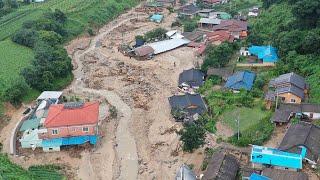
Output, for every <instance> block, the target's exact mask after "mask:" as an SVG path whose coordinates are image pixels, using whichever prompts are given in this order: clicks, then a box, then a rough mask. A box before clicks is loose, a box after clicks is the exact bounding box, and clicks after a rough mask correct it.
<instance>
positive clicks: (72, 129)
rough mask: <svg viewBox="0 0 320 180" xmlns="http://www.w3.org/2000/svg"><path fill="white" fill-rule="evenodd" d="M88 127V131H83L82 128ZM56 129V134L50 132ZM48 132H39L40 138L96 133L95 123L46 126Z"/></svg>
mask: <svg viewBox="0 0 320 180" xmlns="http://www.w3.org/2000/svg"><path fill="white" fill-rule="evenodd" d="M84 127H88V129H89V131H88V132H84V131H83V128H84ZM55 129H57V130H58V134H52V131H53V130H55ZM47 130H48V132H47V133H45V134H41V135H40V138H41V139H51V138H60V137H68V136H86V135H96V134H97V130H98V129H97V124H91V125H90V124H87V125H80V126H65V127H56V128H47Z"/></svg>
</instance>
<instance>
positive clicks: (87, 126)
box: [41, 102, 99, 139]
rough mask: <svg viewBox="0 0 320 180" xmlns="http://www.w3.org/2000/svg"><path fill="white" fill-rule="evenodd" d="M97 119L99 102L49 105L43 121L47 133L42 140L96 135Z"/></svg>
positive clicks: (42, 135)
mask: <svg viewBox="0 0 320 180" xmlns="http://www.w3.org/2000/svg"><path fill="white" fill-rule="evenodd" d="M98 119H99V102H87V103H67V104H56V105H51V106H50V108H49V112H48V116H47V118H46V119H45V121H44V124H43V126H44V128H46V129H47V133H44V134H41V137H42V138H44V139H47V138H58V137H69V136H83V135H96V134H97V126H98Z"/></svg>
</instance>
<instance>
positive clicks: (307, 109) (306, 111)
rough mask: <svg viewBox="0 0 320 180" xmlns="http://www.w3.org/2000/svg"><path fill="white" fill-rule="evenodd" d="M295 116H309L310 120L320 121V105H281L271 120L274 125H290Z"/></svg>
mask: <svg viewBox="0 0 320 180" xmlns="http://www.w3.org/2000/svg"><path fill="white" fill-rule="evenodd" d="M295 115H301V116H302V115H304V116H307V118H308V119H309V120H313V119H320V104H307V103H302V104H292V103H281V104H279V107H278V109H276V111H275V113H274V114H273V116H272V118H271V122H274V123H288V122H289V121H290V119H291V118H292V117H293V116H295Z"/></svg>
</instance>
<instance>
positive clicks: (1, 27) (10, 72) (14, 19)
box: [0, 0, 137, 99]
mask: <svg viewBox="0 0 320 180" xmlns="http://www.w3.org/2000/svg"><path fill="white" fill-rule="evenodd" d="M135 4H137V1H136V0H123V1H121V2H118V1H117V0H90V1H87V0H63V1H61V0H47V1H46V2H45V3H32V4H30V5H24V6H21V7H20V8H19V9H17V10H15V11H13V12H12V13H10V14H8V15H6V16H3V17H1V18H0V54H1V57H0V93H1V91H2V90H3V89H4V88H5V87H6V84H8V83H10V81H12V79H15V78H17V77H19V73H20V70H21V69H22V68H24V67H26V66H27V65H28V64H29V62H30V61H31V59H32V58H33V53H32V50H31V49H28V48H25V47H23V46H19V45H17V44H14V43H13V42H12V41H11V40H10V36H12V35H13V34H14V33H15V32H16V31H17V30H19V29H20V28H21V26H22V24H23V23H24V22H25V21H28V20H35V19H38V18H40V17H42V15H43V13H44V12H46V11H48V10H54V9H60V10H61V11H63V12H65V13H66V14H67V16H68V21H67V23H66V27H65V28H66V29H67V31H68V37H67V38H66V39H67V40H70V39H72V38H73V37H75V36H78V35H79V34H81V33H83V32H85V30H86V29H87V28H97V27H99V26H101V25H102V24H104V23H106V22H107V21H110V20H112V19H113V18H114V17H116V16H117V15H119V14H120V13H121V12H123V11H124V10H125V9H128V8H130V7H132V6H134V5H135ZM67 79H68V80H69V79H70V78H69V77H68V78H67ZM59 81H60V84H61V81H63V80H59ZM62 83H63V82H62ZM60 84H59V85H60ZM32 94H35V93H34V92H33V93H32ZM26 99H29V98H26Z"/></svg>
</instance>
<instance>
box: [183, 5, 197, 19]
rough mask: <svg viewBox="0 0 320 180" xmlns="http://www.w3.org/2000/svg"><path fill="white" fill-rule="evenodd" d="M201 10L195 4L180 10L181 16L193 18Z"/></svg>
mask: <svg viewBox="0 0 320 180" xmlns="http://www.w3.org/2000/svg"><path fill="white" fill-rule="evenodd" d="M199 10H200V9H199V8H198V7H197V6H196V5H194V4H187V5H185V6H182V7H181V8H180V9H179V15H182V16H189V17H192V16H194V15H196V14H197V13H198V11H199Z"/></svg>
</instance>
